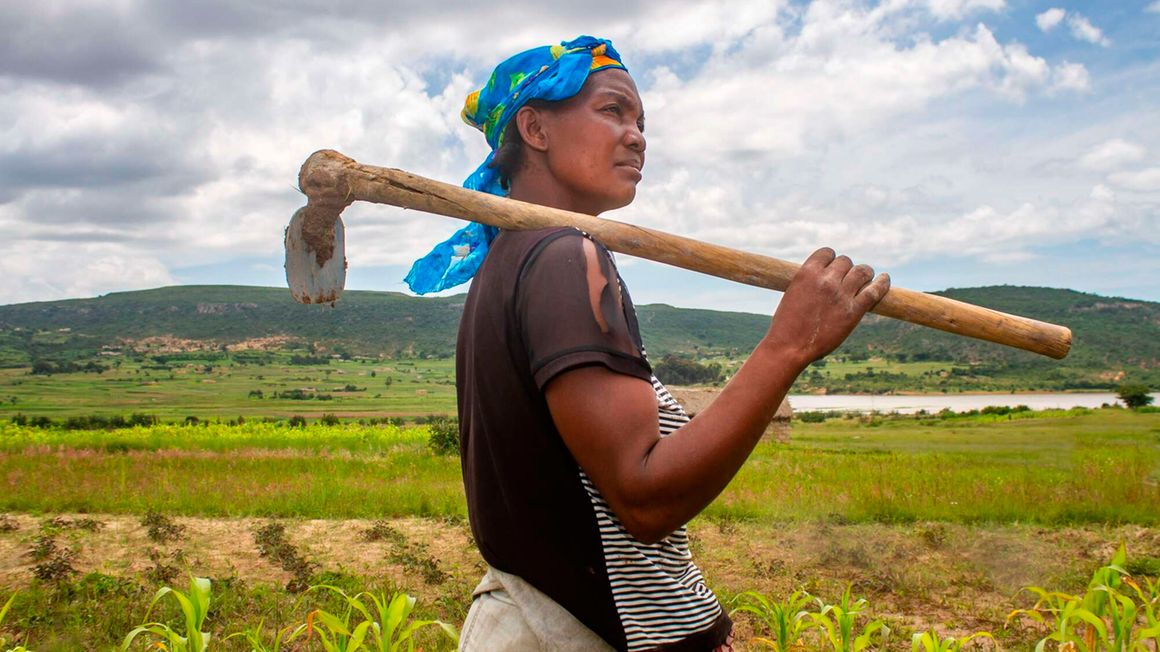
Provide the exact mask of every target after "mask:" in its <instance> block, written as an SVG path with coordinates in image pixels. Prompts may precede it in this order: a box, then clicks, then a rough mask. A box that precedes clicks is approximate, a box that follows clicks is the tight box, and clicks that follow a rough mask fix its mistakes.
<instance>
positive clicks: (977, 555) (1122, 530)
mask: <svg viewBox="0 0 1160 652" xmlns="http://www.w3.org/2000/svg"><path fill="white" fill-rule="evenodd" d="M63 518H64V519H66V520H71V519H77V518H95V519H96V520H97V521H99V522H100V523H101V524H102V527H100V528H99V529H97V530H96V531H92V532H89V531H85V530H81V529H64V530H61V531H60V532H59V534H58V535H57V539H58V541H59V542H60V543H61V544H63V545H66V546H69V547H72V548H74V549H75V550H76V551H77V552H78V557H77V559H76V561H75V562H74V565H75V567H76V568H77V569H78V570H79V571H80V572H81V573H87V572H93V571H96V572H100V573H105V574H109V575H116V576H143V575H144V573H145V572H146V571H147V569H148V568H149V567H150V565H151V562H150V560H149V556H148V551H149V550H150V549H151V548H152V549H157V550H160V551H162V552H165V553H167V554H171V553H172V552H174V551H175V550H178V549H180V550H181V551H183V552H184V555H185V559H186V562H187V563H188V565H189V570H190V571H192V572H193V573H195V574H198V575H204V576H208V577H211V578H231V577H233V578H240V579H244V580H246V581H248V582H253V583H263V582H267V583H270V584H276V585H284V584H285V583H286V582H287V581H288V580H289V579H290V576H289V574H288V573H286V572H285V571H283V570H282V569H281V568H279V567H278V566H277V565H276V564H274V563H272V562H270V561H268V560H266V559H263V558H262V557H261V556H260V555H259V554H258V548H257V545H256V544H255V541H254V536H253V533H254V531H255V530H256V529H257V528H258V527H260V526H261V525H263V524H265V523H267V522H269V521H268V520H266V519H254V518H238V519H209V518H182V517H179V518H174V519H173V520H174V521H175V522H176V523H178V524H179V525H181V526H184V528H185V531H184V534H183V535H182V536H181V538H180V539H179V540H178V541H176V542H173V543H168V544H163V545H159V544H156V543H154V542H151V541H150V540H149V538H148V536H147V533H146V528H145V527H144V526H143V525H142V524H141V522H140V518H139V517H136V516H125V515H63ZM43 520H44V518H42V517H36V516H32V515H27V514H8V515H7V516H2V515H0V523H7V524H8V526H9V528H11V527H12V526H14V529H9V528H0V588H2V590H3V591H4V592H5V593H7V592H8V591H10V590H12V589H16V588H20V587H22V586H25V585H27V584H29V583H30V582H31V581H32V569H33V566H34V562H33V560H32V559H31V557H30V555H29V554H28V551H29V549H30V547H31V545H32V543H33V540H34V539H35V538H36V536H37V535H39V534H40V533H41V527H42V522H43ZM283 522H284V523H285V524H286V526H287V536H288V538H289V539H290V541H291V542H292V543H293V544H294V545H295V546H296V547H298V549H299V550H300V551H302V553H303V555H305V556H306V558H307V559H309V560H310V561H313V562H315V563H316V564H318V567H319V568H320V569H321V570H323V571H340V572H344V573H348V574H352V575H357V576H361V577H365V578H372V579H373V578H381V579H384V580H390V581H391V583H393V584H395V585H397V586H401V587H404V588H406V589H407V590H408V591H409V592H410V593H411V594H412V595H417V596H419V597H420V598H421V599H422V600H424V601H435V600H438V599H450V600H452V601H455V602H460V603H466V602H467V601H469V600H470V592H471V588H472V587H473V586H474V584H475V582H476V581H477V580H478V578H479V577H480V576H481V574H482V572H483V569H484V565H483V562H482V560H481V559H480V557H479V552H478V550H477V549H476V548H475V546H474V544H473V542H472V540H471V533H470V529H469V528H468V526H467V524H466V523H463V522H461V521H450V520H443V519H421V518H401V519H389V520H387V521H385V522H386V523H388V524H389V525H390V527H392V528H394V529H395V530H397V531H398V532H399V533H401V534H402V535H403V538H404V539H405V542H403V543H400V541H398V540H389V539H387V540H377V541H367V540H365V539H364V537H363V536H362V534H363V533H364V532H365V531H366V530H368V529H369V528H370V527H371V526H372V525H373V522H372V521H366V520H300V521H292V520H286V521H283ZM690 534H691V541H692V547H693V555H694V559H696V560H697V562H698V564H699V565H700V566H701V567H702V569H703V570H704V574H705V576H706V578H707V579H708V581H709V583H710V584H711V585H712V586H713V587H714V588H715V589H716V590H717V591H718V594H719V595H720V596H721V598H722V599H723V600H728V599H729V598H730V597H732V596H733V595H735V594H736V593H739V592H741V591H748V590H757V591H761V592H763V593H766V594H768V595H770V596H771V597H773V598H776V599H781V598H784V597H785V596H788V595H789V594H790V593H791V592H792V591H794V590H796V589H798V588H803V587H804V588H806V589H807V590H809V591H810V592H811V593H813V594H815V595H819V596H822V597H823V598H825V599H826V600H827V601H834V600H836V599H837V597H838V596H839V595H840V594H841V592H842V590H843V589H844V588H845V586H846V585H847V584H848V583H849V584H852V585H853V588H854V592H855V594H856V595H862V596H865V597H866V598H867V599H868V600H869V604H870V609H871V612H872V614H873V615H874V617H877V618H884V619H885V620H886V621H887V623H888V624H889V625H890V626H891V627H892V628H894V630H895V632H898V633H902V632H905V631H910V630H920V629H929V628H930V627H932V626H934V627H936V628H937V629H939V630H941V631H943V632H944V633H948V634H958V635H962V634H967V633H972V632H975V631H978V630H989V631H992V632H995V633H996V635H1002V636H1003V637H1004V638H1006V639H1007V642H1006V643H1005V644H1004V647H1006V648H1008V649H1012V644H1015V643H1016V642H1018V641H1026V640H1030V639H1031V637H1032V636H1033V634H1034V633H1033V632H1030V631H1010V630H1008V631H1006V632H1003V627H1004V622H1005V619H1006V616H1007V614H1008V613H1009V612H1010V611H1011V610H1012V609H1014V608H1016V607H1020V606H1024V607H1025V606H1029V604H1030V602H1031V599H1030V598H1031V596H1030V594H1029V593H1026V592H1022V593H1021V592H1020V589H1021V587H1024V586H1029V585H1037V586H1042V587H1045V588H1052V589H1060V590H1068V591H1076V592H1079V591H1082V590H1083V588H1084V587H1085V586H1086V584H1087V580H1088V578H1089V577H1090V574H1091V572H1092V571H1093V570H1094V569H1095V568H1097V567H1099V566H1101V565H1103V564H1105V563H1107V561H1108V560H1109V559H1110V557H1111V556H1112V553H1113V552H1114V551H1115V548H1116V547H1117V546H1118V545H1119V543H1120V542H1121V541H1122V542H1125V543H1126V545H1127V549H1128V555H1129V561H1131V560H1133V559H1137V560H1139V559H1150V560H1156V559H1160V529H1157V528H1145V527H1137V526H1122V527H1111V526H1107V527H1102V526H1085V527H1063V528H1044V527H1035V526H1021V525H998V526H974V525H955V524H945V523H918V524H907V525H881V524H855V525H834V524H828V523H792V524H756V523H749V522H738V521H729V520H707V519H701V520H698V521H696V522H694V523H693V524H692V525H691V526H690ZM400 546H405V547H406V550H407V551H408V552H409V554H410V557H411V558H412V559H413V558H426V559H427V560H429V561H431V562H433V563H434V564H435V565H436V566H437V567H438V568H439V569H440V570H441V571H443V572H444V573H446V574H447V579H446V580H445V581H442V582H439V583H437V584H428V583H427V581H425V579H424V576H423V574H422V573H421V572H420V569H418V568H417V567H416V566H415V564H407V563H400V562H399V555H398V554H392V553H398V552H400V550H399V548H400ZM1001 632H1002V634H1001ZM752 633H753V632H752V630H751V628H750V625H749V624H748V622H746V621H745V620H743V619H739V622H738V634H739V635H740V638H741V640H745V639H747V638H748V637H749V636H750V635H752ZM1019 647H1020V645H1019V644H1015V645H1014V648H1019Z"/></svg>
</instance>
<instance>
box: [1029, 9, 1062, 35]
mask: <svg viewBox="0 0 1160 652" xmlns="http://www.w3.org/2000/svg"><path fill="white" fill-rule="evenodd" d="M1066 15H1067V12H1066V11H1064V10H1063V9H1060V8H1058V7H1052V8H1051V9H1048V10H1047V11H1045V12H1043V13H1041V14H1037V15H1036V16H1035V24H1036V25H1038V26H1039V29H1040V30H1042V31H1044V32H1049V31H1051V30H1053V29H1055V26H1056V25H1058V24H1059V23H1060V22H1061V21H1062V20H1063V17H1064V16H1066Z"/></svg>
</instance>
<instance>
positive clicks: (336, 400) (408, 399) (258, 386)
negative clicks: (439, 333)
mask: <svg viewBox="0 0 1160 652" xmlns="http://www.w3.org/2000/svg"><path fill="white" fill-rule="evenodd" d="M200 355H201V356H203V357H199V354H197V353H192V352H191V353H182V354H179V355H170V356H166V358H164V359H165V362H161V363H159V362H156V361H149V362H135V361H132V360H120V359H116V360H105V361H102V363H103V364H105V365H108V369H106V370H105V371H102V372H101V373H94V372H88V373H81V372H73V373H57V374H49V375H36V374H31V373H30V372H29V369H28V368H26V367H25V368H13V369H0V418H3V417H4V416H11V415H15V414H23V415H26V416H47V417H49V418H53V419H59V418H63V417H69V416H76V415H88V414H100V415H106V416H109V415H125V416H128V415H129V414H131V413H134V412H137V413H143V414H150V415H156V416H158V417H160V418H161V419H163V420H167V421H174V420H177V421H180V420H183V419H184V418H186V417H188V416H195V417H197V418H198V419H199V420H205V419H226V420H229V419H235V420H236V419H237V418H238V417H239V416H241V417H244V418H247V419H250V418H255V417H257V418H261V417H286V416H291V415H295V414H297V415H302V416H306V417H319V416H321V415H323V414H336V415H339V416H342V417H353V418H359V417H370V416H375V417H383V416H412V417H413V416H419V415H428V414H454V412H455V363H454V361H453V360H450V359H431V360H425V359H412V360H371V359H361V360H342V359H334V360H332V361H331V362H329V363H328V364H307V365H292V364H287V363H286V361H287V360H288V359H289V358H290V356H288V355H278V356H272V360H273V361H272V362H271V363H269V364H239V363H238V362H237V361H236V360H231V359H229V358H224V357H221V356H220V355H215V354H212V353H209V354H206V353H202V354H200ZM118 363H119V364H118ZM295 392H298V394H296V393H295ZM297 396H301V397H304V398H296V397H297ZM305 397H309V398H305Z"/></svg>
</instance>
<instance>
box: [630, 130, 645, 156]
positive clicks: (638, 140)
mask: <svg viewBox="0 0 1160 652" xmlns="http://www.w3.org/2000/svg"><path fill="white" fill-rule="evenodd" d="M625 138H626V139H627V144H628V147H629V149H631V150H633V151H634V152H642V153H643V152H644V150H645V147H646V146H647V143H646V142H645V139H644V132H642V131H641V130H640V129H638V128H637V127H635V126H633V127H629V129H628V134H627V136H625Z"/></svg>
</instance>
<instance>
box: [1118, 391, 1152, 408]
mask: <svg viewBox="0 0 1160 652" xmlns="http://www.w3.org/2000/svg"><path fill="white" fill-rule="evenodd" d="M1150 389H1151V388H1149V387H1148V386H1147V385H1120V387H1119V389H1118V390H1116V396H1118V397H1119V398H1120V400H1121V401H1123V402H1124V405H1126V406H1128V407H1129V408H1132V409H1133V410H1135V409H1136V408H1142V407H1144V406H1145V405H1151V404H1152V397H1151V396H1150V395H1149V391H1150Z"/></svg>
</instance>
